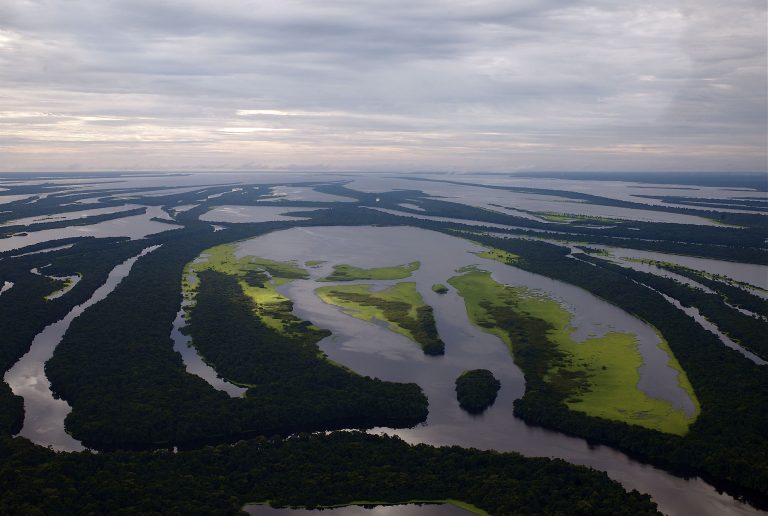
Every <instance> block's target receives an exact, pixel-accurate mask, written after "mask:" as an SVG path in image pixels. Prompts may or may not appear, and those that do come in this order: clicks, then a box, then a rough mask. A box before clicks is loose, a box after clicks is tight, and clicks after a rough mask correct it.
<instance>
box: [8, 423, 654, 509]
mask: <svg viewBox="0 0 768 516" xmlns="http://www.w3.org/2000/svg"><path fill="white" fill-rule="evenodd" d="M0 458H2V460H0V478H2V479H3V489H2V490H0V513H2V514H115V513H120V514H190V515H201V516H202V515H207V514H222V515H233V516H234V515H235V514H238V511H239V510H240V508H241V507H242V506H243V505H245V504H246V503H249V502H254V501H269V503H270V504H272V505H274V506H303V507H308V508H316V507H323V506H335V505H345V504H349V503H352V502H353V501H355V500H377V501H385V502H387V503H390V504H395V503H406V502H408V501H409V500H449V501H451V502H453V501H454V500H461V502H454V503H457V505H463V504H467V505H464V507H468V508H476V509H479V510H480V511H484V513H485V514H499V515H504V514H523V513H526V514H531V513H536V514H573V515H576V516H593V515H594V516H602V515H611V516H613V515H620V516H621V515H627V516H628V515H633V516H634V515H657V514H659V513H658V512H656V504H655V503H653V502H652V501H651V500H650V497H649V496H648V495H643V494H639V493H638V492H637V491H632V492H630V493H628V492H626V491H625V490H624V489H623V488H622V486H621V485H620V484H619V483H618V482H616V481H615V480H611V479H609V478H608V475H606V474H605V473H603V472H599V471H595V470H593V469H589V468H586V467H583V466H574V465H571V464H568V463H566V462H565V461H562V460H552V459H546V458H527V457H522V456H520V455H518V454H516V453H497V452H488V451H478V450H467V449H462V448H459V447H455V446H454V447H445V448H434V447H431V446H425V445H419V446H409V445H407V444H406V443H405V442H403V441H402V440H400V439H398V438H395V437H385V436H374V435H367V434H363V433H359V432H335V433H331V434H329V435H325V434H316V435H307V434H298V435H296V436H293V437H292V438H291V439H286V440H282V439H266V438H264V437H259V438H256V439H251V440H246V441H240V442H238V443H237V444H234V445H231V446H229V445H224V446H217V447H205V448H201V449H198V450H189V451H179V452H178V453H172V452H170V451H153V452H119V453H110V452H107V453H87V452H86V453H61V454H57V453H54V452H53V451H51V450H48V449H45V448H42V447H39V446H34V445H32V444H30V443H29V441H26V440H25V439H9V438H0ZM462 502H463V504H462ZM481 514H482V512H481Z"/></svg>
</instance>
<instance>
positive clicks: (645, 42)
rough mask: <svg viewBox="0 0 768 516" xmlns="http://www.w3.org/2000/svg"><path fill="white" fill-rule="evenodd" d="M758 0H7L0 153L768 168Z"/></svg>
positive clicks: (305, 163)
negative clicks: (767, 164)
mask: <svg viewBox="0 0 768 516" xmlns="http://www.w3.org/2000/svg"><path fill="white" fill-rule="evenodd" d="M766 104H767V101H766V4H765V2H764V0H680V1H676V0H663V1H658V0H648V1H643V2H635V1H627V0H605V1H600V0H598V1H578V0H498V1H497V0H452V1H451V0H407V1H406V0H325V1H317V0H273V1H264V0H217V1H215V2H214V1H210V0H98V1H94V0H2V1H1V2H0V171H3V170H4V171H12V170H166V169H174V170H260V169H328V170H386V171H413V170H418V171H425V170H455V171H471V170H486V171H516V170H580V171H581V170H637V171H642V170H661V171H664V170H705V171H711V170H712V171H725V172H727V171H758V170H765V169H766Z"/></svg>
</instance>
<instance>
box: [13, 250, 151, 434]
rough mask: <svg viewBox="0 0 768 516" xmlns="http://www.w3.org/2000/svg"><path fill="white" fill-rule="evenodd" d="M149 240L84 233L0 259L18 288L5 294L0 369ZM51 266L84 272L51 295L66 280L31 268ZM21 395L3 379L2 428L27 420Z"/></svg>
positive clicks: (70, 272) (51, 269)
mask: <svg viewBox="0 0 768 516" xmlns="http://www.w3.org/2000/svg"><path fill="white" fill-rule="evenodd" d="M145 245H146V244H145V243H142V242H138V241H134V242H124V241H121V240H120V239H101V240H96V239H83V240H79V241H76V243H75V244H74V246H73V247H71V248H69V249H61V250H58V251H52V252H49V253H41V254H34V255H28V256H22V257H18V258H8V257H6V258H3V259H1V260H0V283H2V282H4V281H11V282H13V283H14V286H13V288H11V289H10V290H8V291H7V292H4V293H3V295H2V296H0V371H7V370H8V369H9V368H11V367H12V366H13V364H14V363H16V361H17V360H18V359H19V358H21V357H22V356H23V355H24V354H25V353H26V352H27V351H29V347H30V345H31V344H32V340H33V339H34V338H35V335H37V334H38V333H40V332H41V331H42V330H43V329H44V328H45V327H46V326H48V325H49V324H52V323H54V322H56V321H58V320H60V319H62V318H63V317H64V316H65V315H66V314H67V313H68V312H69V311H70V310H72V308H74V307H75V306H77V305H79V304H82V303H84V302H85V301H86V300H88V298H90V297H91V295H92V294H93V292H94V291H95V290H96V289H97V288H98V287H99V286H100V285H101V284H103V283H104V281H106V279H107V276H108V275H109V272H110V271H111V270H112V268H113V267H115V266H116V265H118V264H119V263H121V262H123V261H125V260H126V259H128V258H129V257H131V256H134V255H136V254H138V253H139V251H141V249H142V248H143V247H144V246H145ZM48 264H50V266H49V267H46V269H45V272H46V273H50V274H52V275H60V276H66V275H73V274H76V273H79V274H80V275H81V280H80V281H79V282H78V283H77V284H76V285H75V286H74V287H73V288H72V290H70V291H69V292H67V294H66V295H64V296H61V297H59V298H56V299H50V300H46V299H45V296H47V295H48V294H50V293H51V292H54V291H55V290H57V289H59V288H61V287H62V286H63V282H62V281H59V280H54V279H51V278H48V277H46V276H41V275H37V274H32V273H31V272H30V269H32V268H35V267H37V268H40V267H43V266H45V265H48ZM23 417H24V413H23V408H22V400H21V398H19V397H16V396H15V395H13V393H12V392H11V389H10V388H9V387H8V384H6V383H5V382H2V383H1V384H0V432H2V433H5V434H14V433H16V432H18V431H19V430H20V429H21V425H22V423H23Z"/></svg>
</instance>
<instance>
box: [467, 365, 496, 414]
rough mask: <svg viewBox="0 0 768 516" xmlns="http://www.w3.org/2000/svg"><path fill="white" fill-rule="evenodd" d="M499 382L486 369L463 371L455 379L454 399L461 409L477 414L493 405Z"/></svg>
mask: <svg viewBox="0 0 768 516" xmlns="http://www.w3.org/2000/svg"><path fill="white" fill-rule="evenodd" d="M500 388H501V382H500V381H499V380H497V379H496V377H495V376H493V373H492V372H490V371H489V370H487V369H473V370H471V371H464V372H463V373H462V374H461V376H459V377H458V378H456V399H458V400H459V405H460V406H461V408H463V409H464V410H466V411H467V412H470V413H472V414H479V413H481V412H483V411H484V410H485V409H487V408H488V407H490V406H491V405H493V402H494V401H496V394H498V392H499V389H500Z"/></svg>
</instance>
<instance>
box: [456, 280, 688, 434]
mask: <svg viewBox="0 0 768 516" xmlns="http://www.w3.org/2000/svg"><path fill="white" fill-rule="evenodd" d="M449 283H450V284H451V285H453V286H454V287H455V288H456V289H457V290H458V291H459V294H460V295H461V296H462V297H464V300H465V303H466V305H467V312H468V314H469V316H470V319H471V320H472V322H473V323H474V324H476V325H477V326H479V327H480V328H482V329H483V330H484V331H486V332H488V333H492V334H494V335H497V336H499V337H500V338H501V339H502V340H503V341H504V342H505V343H506V344H507V346H509V348H510V349H511V350H512V352H513V356H514V357H515V362H516V363H518V365H519V366H520V367H521V369H523V372H524V373H525V375H526V383H527V384H528V388H531V385H530V384H531V380H532V379H535V380H536V381H534V382H533V383H534V384H536V383H544V384H546V385H547V387H548V388H550V389H553V390H554V391H555V392H556V393H558V394H559V397H560V399H561V400H562V402H563V403H564V404H565V405H566V406H567V407H568V408H570V409H571V410H575V411H579V412H583V413H585V414H587V415H590V416H594V417H600V418H605V419H612V420H616V421H622V422H625V423H628V424H633V425H638V426H642V427H646V428H651V429H654V430H659V431H662V432H666V433H671V434H676V435H684V434H685V433H687V431H688V427H689V425H690V424H692V423H693V421H694V420H695V419H696V416H697V415H698V413H697V414H695V415H694V416H693V417H690V418H689V417H687V416H686V415H685V413H684V412H683V411H681V410H675V409H674V408H673V407H672V405H671V404H670V403H669V402H667V401H664V400H657V399H654V398H650V397H649V396H648V395H647V394H645V393H644V392H642V391H641V390H639V389H638V388H637V384H638V381H639V380H640V374H639V372H638V369H639V367H640V366H641V365H642V356H641V355H640V352H639V351H638V349H637V341H636V339H635V337H634V335H632V334H629V333H622V332H611V333H608V334H606V335H603V336H601V337H593V338H589V339H587V340H585V341H583V342H575V341H574V340H573V339H572V338H571V336H570V335H571V333H572V332H573V327H572V326H571V314H570V312H568V311H567V310H565V309H564V308H563V307H562V306H561V305H560V304H559V303H557V302H556V301H554V300H552V299H550V298H548V297H546V296H543V295H541V294H538V293H536V292H533V291H531V290H529V289H526V288H513V287H508V286H505V285H501V284H499V283H497V282H495V281H494V280H493V279H492V278H491V275H490V274H489V273H487V272H485V271H473V272H469V273H467V274H464V275H462V276H455V277H453V278H451V279H450V280H449ZM665 351H667V353H668V354H669V355H670V357H671V356H672V353H671V351H669V349H668V348H667V349H665ZM675 363H676V362H675ZM677 367H678V368H679V364H677ZM678 371H679V374H680V379H681V380H680V382H681V385H683V386H684V388H685V387H687V389H686V390H688V391H689V393H690V394H693V390H692V388H691V387H690V383H689V382H688V380H687V378H686V377H685V374H684V372H683V371H682V369H678ZM692 400H694V403H695V404H696V405H697V406H698V402H697V401H696V398H695V396H692Z"/></svg>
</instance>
